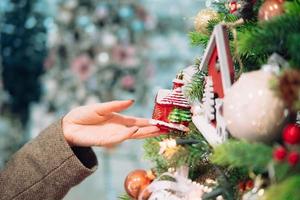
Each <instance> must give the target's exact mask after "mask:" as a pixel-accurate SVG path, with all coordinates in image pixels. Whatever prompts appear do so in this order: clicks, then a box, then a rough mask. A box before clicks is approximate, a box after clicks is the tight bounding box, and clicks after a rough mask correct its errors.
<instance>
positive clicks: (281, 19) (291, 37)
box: [238, 14, 300, 68]
mask: <svg viewBox="0 0 300 200" xmlns="http://www.w3.org/2000/svg"><path fill="white" fill-rule="evenodd" d="M287 30H288V31H287ZM299 34H300V17H299V15H298V14H284V15H281V16H278V17H275V18H273V19H272V20H269V21H266V22H263V23H261V24H260V25H259V26H256V27H251V28H249V29H248V30H244V31H241V32H239V34H238V39H239V40H238V53H239V55H240V56H241V57H243V58H245V59H246V60H249V59H250V60H251V62H252V63H255V65H260V64H261V62H264V63H265V62H266V61H267V58H268V57H269V56H270V55H271V54H272V53H274V52H277V53H278V54H280V55H281V56H283V57H284V58H285V59H287V60H290V61H291V62H292V63H293V64H294V65H295V66H296V67H298V68H299V67H300V59H299V57H300V56H299V53H298V49H299V42H295V41H299V37H300V36H299ZM256 67H257V66H256Z"/></svg>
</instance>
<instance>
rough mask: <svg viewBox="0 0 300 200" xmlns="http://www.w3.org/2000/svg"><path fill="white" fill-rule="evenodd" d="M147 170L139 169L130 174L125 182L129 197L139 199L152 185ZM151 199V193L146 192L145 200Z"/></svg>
mask: <svg viewBox="0 0 300 200" xmlns="http://www.w3.org/2000/svg"><path fill="white" fill-rule="evenodd" d="M151 181H152V180H151V179H150V178H149V177H148V176H147V172H146V171H145V170H141V169H137V170H134V171H132V172H130V173H129V174H128V175H127V177H126V179H125V182H124V187H125V190H126V192H127V194H128V195H129V196H131V197H132V198H134V199H137V198H138V196H139V195H140V193H141V192H142V191H143V190H144V189H145V188H146V187H147V186H148V185H149V184H150V183H151ZM148 197H149V192H147V191H146V192H145V195H144V197H143V199H147V198H148Z"/></svg>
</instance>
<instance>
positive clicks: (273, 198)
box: [263, 175, 300, 200]
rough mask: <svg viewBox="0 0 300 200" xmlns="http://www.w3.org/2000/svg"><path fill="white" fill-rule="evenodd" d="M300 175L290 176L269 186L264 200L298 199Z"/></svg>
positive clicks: (299, 195) (299, 198) (299, 199)
mask: <svg viewBox="0 0 300 200" xmlns="http://www.w3.org/2000/svg"><path fill="white" fill-rule="evenodd" d="M299 186H300V175H296V176H292V177H290V178H288V179H286V180H285V181H283V182H281V183H279V184H276V185H273V186H271V187H270V188H269V189H268V190H267V192H266V194H265V195H264V198H263V199H264V200H300V190H299Z"/></svg>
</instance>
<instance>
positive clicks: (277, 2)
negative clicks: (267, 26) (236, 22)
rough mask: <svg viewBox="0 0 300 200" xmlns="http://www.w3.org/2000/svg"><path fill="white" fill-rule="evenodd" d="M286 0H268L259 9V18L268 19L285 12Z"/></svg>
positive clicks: (261, 19)
mask: <svg viewBox="0 0 300 200" xmlns="http://www.w3.org/2000/svg"><path fill="white" fill-rule="evenodd" d="M283 4H284V0H266V1H265V2H264V3H263V4H262V6H261V7H260V9H259V12H258V19H259V20H260V21H267V20H270V19H272V18H273V17H275V16H279V15H281V14H283V13H284V6H283Z"/></svg>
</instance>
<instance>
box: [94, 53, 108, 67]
mask: <svg viewBox="0 0 300 200" xmlns="http://www.w3.org/2000/svg"><path fill="white" fill-rule="evenodd" d="M97 59H98V62H99V63H102V64H105V63H107V62H108V61H109V55H108V53H106V52H101V53H99V55H98V57H97Z"/></svg>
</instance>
